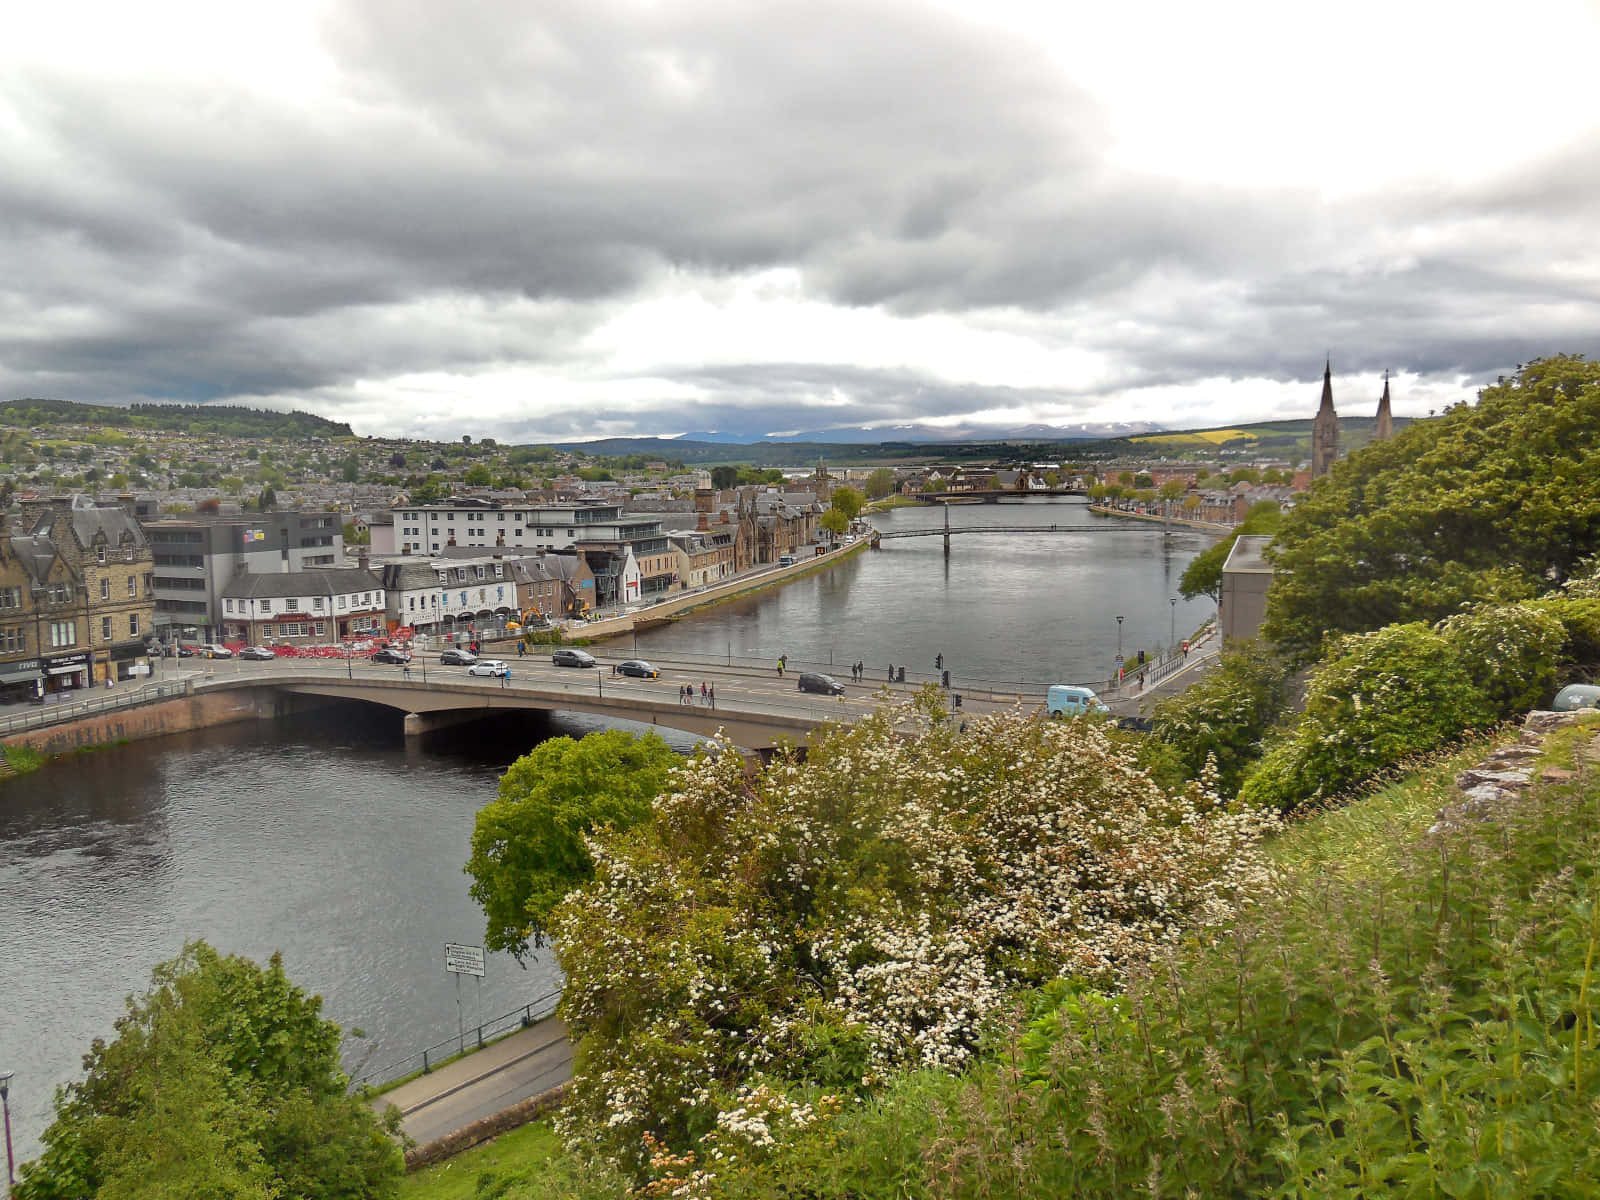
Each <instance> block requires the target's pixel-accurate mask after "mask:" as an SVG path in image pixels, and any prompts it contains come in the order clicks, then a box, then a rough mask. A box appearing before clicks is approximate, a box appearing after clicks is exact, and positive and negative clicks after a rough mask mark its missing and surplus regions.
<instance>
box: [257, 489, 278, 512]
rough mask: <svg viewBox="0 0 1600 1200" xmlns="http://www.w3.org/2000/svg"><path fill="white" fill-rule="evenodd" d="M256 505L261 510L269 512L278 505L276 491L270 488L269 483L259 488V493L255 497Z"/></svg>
mask: <svg viewBox="0 0 1600 1200" xmlns="http://www.w3.org/2000/svg"><path fill="white" fill-rule="evenodd" d="M256 507H257V508H259V509H260V510H261V511H262V512H271V511H272V510H273V509H275V508H277V507H278V493H277V492H275V491H273V490H272V486H271V485H270V484H269V485H268V486H267V487H265V488H263V489H262V490H261V495H260V496H259V497H257V499H256Z"/></svg>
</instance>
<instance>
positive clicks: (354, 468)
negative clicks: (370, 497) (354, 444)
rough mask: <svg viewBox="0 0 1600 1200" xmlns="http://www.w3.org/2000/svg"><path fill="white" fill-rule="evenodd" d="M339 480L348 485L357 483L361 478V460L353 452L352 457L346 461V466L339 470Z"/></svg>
mask: <svg viewBox="0 0 1600 1200" xmlns="http://www.w3.org/2000/svg"><path fill="white" fill-rule="evenodd" d="M339 478H340V479H342V480H344V482H346V483H355V482H356V481H357V480H358V479H360V478H361V458H360V456H359V455H357V454H355V453H354V452H353V451H352V452H351V454H350V457H349V458H347V459H345V460H344V466H342V467H341V468H340V469H339Z"/></svg>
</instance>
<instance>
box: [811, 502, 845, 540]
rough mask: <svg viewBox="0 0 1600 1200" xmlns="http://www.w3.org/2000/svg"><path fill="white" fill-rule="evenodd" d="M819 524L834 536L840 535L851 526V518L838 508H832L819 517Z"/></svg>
mask: <svg viewBox="0 0 1600 1200" xmlns="http://www.w3.org/2000/svg"><path fill="white" fill-rule="evenodd" d="M817 524H819V525H821V526H822V528H823V530H824V531H826V532H827V533H829V534H831V535H832V536H833V537H838V536H840V535H841V534H842V533H844V531H845V530H847V529H849V528H850V518H849V517H847V516H845V515H844V514H843V513H842V512H840V511H839V510H838V509H837V508H830V509H828V510H826V511H825V512H824V513H823V514H822V516H820V517H818V518H817Z"/></svg>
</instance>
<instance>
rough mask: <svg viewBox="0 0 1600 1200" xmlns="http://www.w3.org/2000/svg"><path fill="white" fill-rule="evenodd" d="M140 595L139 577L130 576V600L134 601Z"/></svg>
mask: <svg viewBox="0 0 1600 1200" xmlns="http://www.w3.org/2000/svg"><path fill="white" fill-rule="evenodd" d="M138 594H139V577H138V576H137V575H129V576H128V599H130V600H132V599H133V598H134V597H135V596H137V595H138Z"/></svg>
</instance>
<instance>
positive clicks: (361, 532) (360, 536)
mask: <svg viewBox="0 0 1600 1200" xmlns="http://www.w3.org/2000/svg"><path fill="white" fill-rule="evenodd" d="M343 533H344V544H345V545H346V546H368V545H371V544H372V530H370V529H357V528H356V523H355V522H354V521H346V522H345V523H344V529H343Z"/></svg>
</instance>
